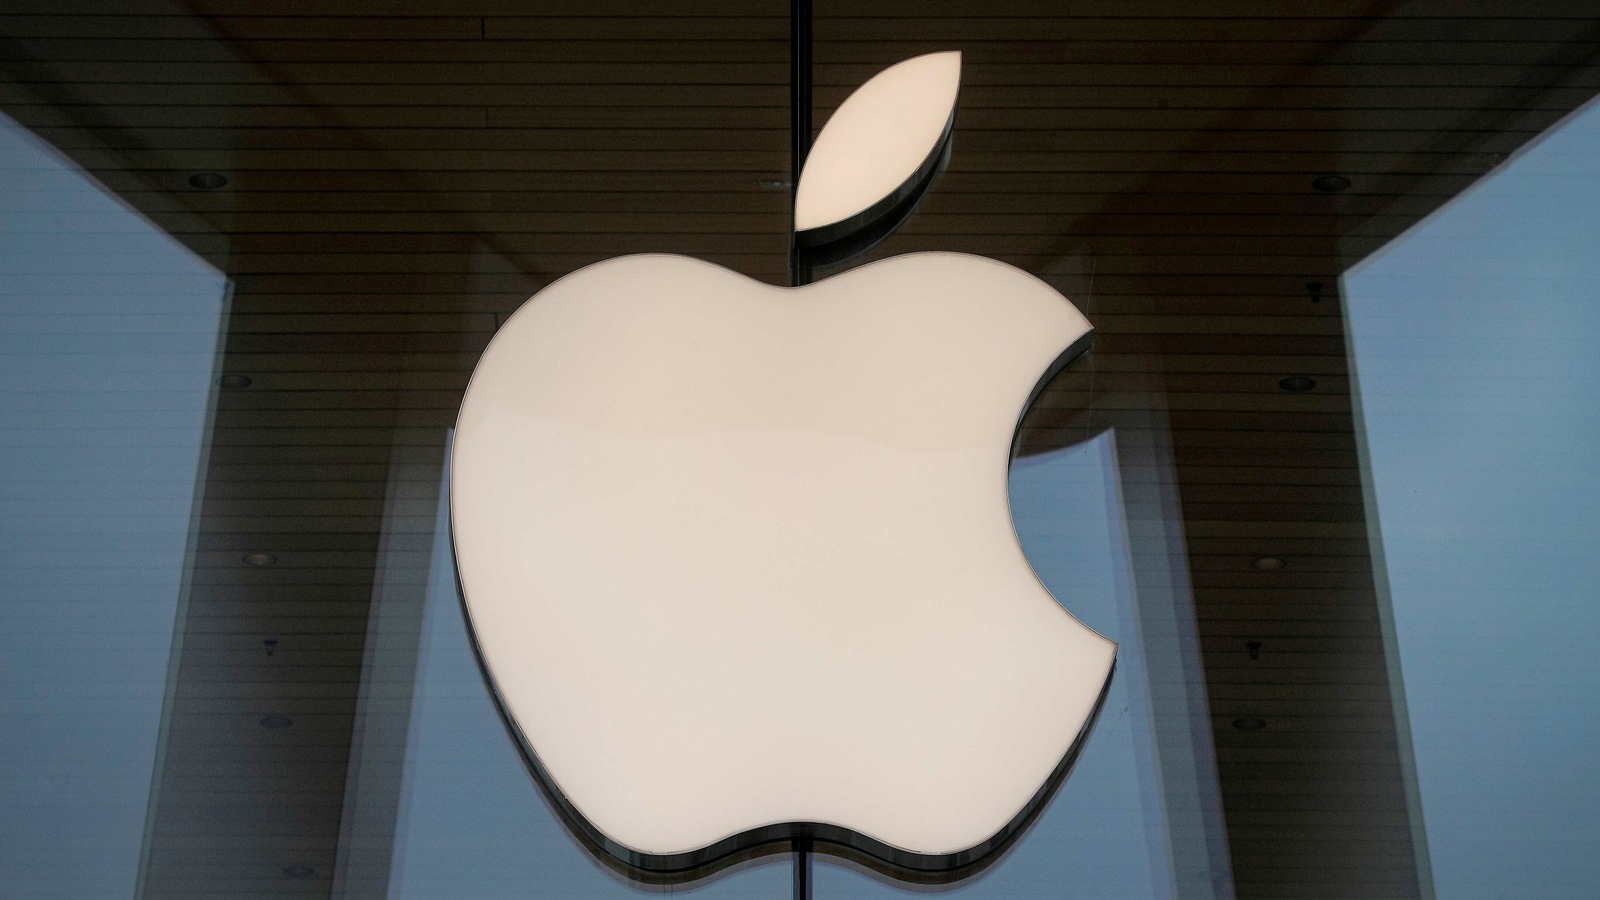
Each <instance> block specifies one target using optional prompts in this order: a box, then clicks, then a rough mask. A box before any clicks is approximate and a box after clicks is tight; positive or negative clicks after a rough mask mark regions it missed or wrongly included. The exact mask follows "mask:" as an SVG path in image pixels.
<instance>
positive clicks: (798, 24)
mask: <svg viewBox="0 0 1600 900" xmlns="http://www.w3.org/2000/svg"><path fill="white" fill-rule="evenodd" d="M810 150H811V0H790V2H789V283H790V284H792V285H795V286H796V287H798V286H800V285H802V284H810V283H811V261H810V260H809V259H807V258H806V251H805V248H804V247H802V246H800V242H799V241H798V240H796V239H795V232H794V199H795V197H796V195H798V193H799V191H800V172H801V170H802V169H804V168H805V164H806V154H807V153H808V152H809V151H810Z"/></svg>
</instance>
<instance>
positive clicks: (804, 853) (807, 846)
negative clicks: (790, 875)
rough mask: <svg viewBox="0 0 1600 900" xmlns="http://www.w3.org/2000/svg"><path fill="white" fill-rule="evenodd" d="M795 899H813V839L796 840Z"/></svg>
mask: <svg viewBox="0 0 1600 900" xmlns="http://www.w3.org/2000/svg"><path fill="white" fill-rule="evenodd" d="M794 900H811V839H810V838H796V839H795V842H794Z"/></svg>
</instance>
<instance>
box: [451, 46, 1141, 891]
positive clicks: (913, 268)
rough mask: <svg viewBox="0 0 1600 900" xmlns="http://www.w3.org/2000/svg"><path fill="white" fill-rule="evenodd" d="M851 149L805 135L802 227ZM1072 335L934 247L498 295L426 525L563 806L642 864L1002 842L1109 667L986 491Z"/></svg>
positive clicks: (918, 850)
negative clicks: (797, 842)
mask: <svg viewBox="0 0 1600 900" xmlns="http://www.w3.org/2000/svg"><path fill="white" fill-rule="evenodd" d="M950 59H951V55H947V54H940V55H936V56H935V57H934V61H935V62H936V63H939V64H938V65H931V66H928V65H922V66H918V65H915V64H916V63H918V62H919V61H917V60H913V61H911V62H910V63H906V64H902V65H901V66H897V67H895V68H894V69H890V70H888V73H886V74H891V73H895V72H902V73H903V70H907V69H909V70H911V71H918V70H921V71H928V72H932V73H933V74H934V75H936V76H938V77H939V78H945V77H946V76H947V75H948V66H947V65H946V63H948V62H949V61H950ZM868 87H869V88H870V87H871V83H869V85H868ZM936 87H937V91H935V93H938V92H939V91H946V92H947V93H949V95H950V96H949V102H951V103H953V102H954V89H953V84H950V83H948V81H941V82H940V83H939V85H937V86H936ZM947 88H948V90H947ZM866 92H867V89H865V88H864V89H863V93H866ZM887 93H888V94H889V95H892V96H899V95H901V94H902V93H903V88H901V89H896V90H891V91H888V92H887ZM859 96H860V95H858V97H859ZM854 102H855V98H853V99H852V101H851V103H854ZM895 102H900V101H895ZM847 106H849V104H847ZM937 112H938V113H939V120H940V121H943V120H945V119H947V118H948V114H949V109H948V108H946V109H943V110H939V111H937ZM924 118H926V116H924ZM873 121H874V119H873V117H871V116H856V117H851V118H848V119H846V120H843V125H845V126H849V127H851V128H855V127H862V128H870V127H871V125H872V123H873ZM857 122H860V123H865V124H862V125H854V124H851V123H857ZM840 125H841V120H840V119H838V118H836V119H835V120H834V121H832V122H830V123H829V125H828V128H829V129H835V128H836V127H840ZM941 127H942V126H941ZM935 131H937V129H935ZM919 134H921V133H920V132H919ZM937 137H938V136H937V134H936V133H935V134H934V135H933V136H932V137H931V138H928V140H936V139H937ZM861 146H862V143H861V141H860V140H859V139H856V138H853V137H852V136H851V135H849V134H844V135H833V134H832V133H831V132H830V131H824V133H823V135H822V136H821V137H820V138H819V140H818V143H817V150H816V152H815V154H814V155H813V157H812V161H811V162H810V163H808V165H807V168H806V179H807V180H803V181H802V185H801V188H800V197H801V199H802V200H805V199H806V198H812V199H811V201H810V203H811V205H810V206H807V205H805V204H802V205H801V212H802V213H803V212H804V210H806V209H813V210H818V211H824V210H825V211H827V212H817V213H816V215H817V216H819V219H818V220H817V221H818V222H819V223H821V222H822V220H824V219H828V218H829V217H830V216H836V215H842V216H844V217H848V216H850V215H852V214H853V213H854V212H859V210H860V209H861V208H864V207H865V206H867V205H870V204H871V202H872V198H871V197H868V196H867V195H868V194H871V193H872V191H874V190H879V188H881V186H882V185H883V184H884V183H885V182H886V180H887V181H892V180H893V176H892V175H891V176H881V175H875V176H874V178H875V179H877V180H876V181H875V182H874V183H875V184H877V185H879V187H875V188H872V189H871V190H867V191H866V192H865V193H857V194H856V195H855V196H854V197H853V198H847V199H841V198H838V197H830V196H825V195H823V194H822V193H819V192H820V191H824V190H825V188H826V184H827V182H824V187H822V188H813V187H812V184H811V183H810V182H809V179H811V178H812V177H814V175H815V173H817V172H824V173H834V172H838V171H842V170H843V168H844V167H845V164H846V163H847V162H848V161H849V159H848V158H845V159H832V160H830V159H829V155H830V153H831V152H832V151H830V150H829V148H830V147H838V148H859V147H861ZM839 152H841V153H842V152H844V151H843V150H840V151H839ZM849 152H851V153H855V152H857V150H856V149H849ZM928 152H929V151H928V148H927V146H926V145H924V146H923V147H922V154H921V155H922V156H924V157H925V156H927V155H928ZM819 157H820V158H819ZM899 158H900V159H902V160H906V159H910V155H907V154H900V156H899ZM922 162H923V160H922V159H921V158H917V159H910V163H909V166H905V165H902V166H901V168H902V169H906V170H907V171H903V172H901V175H900V177H901V179H902V180H904V178H906V177H909V175H910V171H909V170H914V169H916V168H917V167H918V165H919V164H921V163H922ZM828 177H829V178H833V177H835V176H834V175H832V174H829V175H828ZM894 187H895V185H892V184H891V185H890V186H889V187H888V188H887V189H885V190H892V189H893V188H894ZM863 198H865V199H863ZM1089 332H1090V326H1089V323H1088V322H1087V321H1086V320H1085V319H1084V317H1083V316H1082V315H1081V314H1080V313H1079V312H1078V310H1077V309H1076V308H1074V307H1073V305H1072V304H1071V303H1070V302H1068V301H1067V300H1066V299H1065V298H1063V297H1062V296H1061V295H1060V294H1058V293H1057V292H1056V291H1055V290H1054V289H1052V288H1051V287H1049V286H1048V285H1046V284H1045V283H1044V282H1042V281H1040V280H1038V279H1037V278H1034V277H1033V276H1031V275H1028V274H1026V273H1024V272H1022V271H1020V270H1018V269H1015V268H1012V267H1010V266H1007V265H1005V264H1003V263H1000V262H996V261H994V260H989V259H984V258H981V257H975V256H968V255H964V254H957V253H925V254H912V255H908V256H899V257H894V258H891V259H887V260H884V261H881V262H877V263H873V264H870V265H867V266H863V267H861V268H858V269H855V270H853V271H850V272H848V273H846V274H843V275H840V276H837V277H834V278H829V279H826V280H824V281H822V282H820V283H818V284H815V285H810V286H806V287H800V288H778V287H772V286H769V285H766V284H762V283H759V282H756V281H752V280H750V279H747V278H745V277H743V276H740V275H737V274H735V273H733V272H730V271H727V270H725V269H722V268H719V267H717V266H714V265H711V264H709V263H705V262H701V261H698V260H694V259H689V258H685V257H680V256H668V255H644V256H629V257H623V258H620V259H613V260H609V261H607V262H604V263H600V264H598V265H594V266H590V267H588V268H586V269H583V270H581V271H579V272H576V273H574V274H572V275H570V276H568V277H566V278H563V279H561V280H560V281H558V282H556V283H555V284H552V285H551V286H549V287H548V288H546V289H545V290H543V291H541V292H540V293H539V294H538V295H537V296H536V297H535V298H533V299H532V300H531V301H530V302H528V303H527V304H526V305H524V306H523V307H522V308H521V309H520V310H518V312H517V313H516V314H515V315H513V316H512V317H511V318H510V319H509V320H508V321H507V322H506V323H505V325H504V327H503V328H502V329H501V330H500V332H499V333H498V334H497V335H496V336H495V338H494V340H493V342H492V343H491V344H490V346H489V348H488V349H487V350H486V351H485V352H484V355H483V358H482V360H481V361H480V362H479V364H478V368H477V370H476V372H475V373H474V374H473V378H472V383H471V386H470V387H469V389H468V391H467V395H466V399H465V401H464V403H463V405H462V409H461V416H460V420H459V425H458V429H457V433H456V440H455V449H454V457H453V463H452V466H453V468H452V498H453V499H452V510H451V515H452V529H453V535H454V541H455V552H456V556H457V561H458V567H459V571H460V577H461V583H462V588H463V591H464V597H465V603H466V607H467V610H468V613H469V619H470V622H471V625H472V631H473V634H474V639H475V641H476V644H477V647H478V649H479V652H480V654H481V657H482V660H483V662H484V664H485V668H486V671H487V672H488V673H489V675H490V677H491V679H492V682H493V685H494V688H495V691H496V693H497V697H498V700H499V702H500V703H501V706H502V708H503V710H504V711H505V713H506V716H507V718H508V719H509V720H510V721H511V722H512V723H513V725H514V728H515V730H516V731H517V732H519V737H520V739H521V740H522V741H523V744H524V747H525V749H526V750H527V752H528V755H529V757H530V760H532V761H533V763H534V765H535V767H536V770H537V771H538V772H539V774H540V776H541V778H542V779H543V780H544V781H545V784H546V787H547V788H548V789H549V790H550V791H551V793H552V794H553V795H554V796H555V798H556V800H557V801H558V803H559V804H561V806H562V808H563V810H564V811H565V812H566V813H567V814H568V817H569V821H572V822H573V823H575V826H576V827H577V828H579V830H580V831H581V832H582V833H583V834H584V835H585V836H586V837H588V838H589V839H591V841H592V842H594V843H596V844H598V845H599V846H601V847H602V848H604V849H605V850H606V851H607V852H610V853H612V854H613V855H614V856H616V857H617V858H618V859H620V860H623V861H624V862H625V863H627V864H629V865H634V866H638V867H641V868H643V869H646V870H661V871H665V870H671V869H682V868H685V867H688V866H692V865H696V864H700V863H704V862H706V861H708V860H711V859H713V858H715V857H717V856H719V855H725V854H727V853H730V852H734V851H736V850H739V849H741V848H742V847H744V846H747V845H749V844H751V843H759V842H762V841H771V840H778V839H783V838H785V837H786V836H791V835H792V834H798V833H804V834H806V835H811V836H815V837H816V839H817V840H818V841H819V842H820V843H819V846H820V847H823V848H824V849H826V846H825V845H826V844H828V843H830V842H831V843H834V844H839V845H844V846H849V847H852V848H854V849H856V850H858V851H862V852H865V853H867V854H868V855H870V856H874V857H877V858H879V859H881V860H884V861H885V862H887V863H888V864H890V865H892V866H898V867H908V868H912V869H918V870H925V871H936V870H938V869H940V868H949V867H954V866H959V865H964V864H969V863H971V862H972V861H973V860H974V859H978V858H980V857H981V856H982V855H983V854H984V853H986V852H988V851H989V850H992V849H993V848H994V847H995V846H997V844H998V843H999V842H1000V841H1002V840H1003V839H1004V838H1005V837H1006V836H1007V835H1009V834H1010V833H1011V832H1012V831H1014V830H1015V829H1016V828H1017V827H1018V826H1019V823H1020V822H1021V821H1022V820H1023V819H1025V817H1026V816H1027V815H1028V814H1029V812H1030V810H1031V809H1033V808H1035V807H1036V806H1037V805H1038V803H1040V802H1041V800H1042V798H1043V797H1044V796H1045V795H1046V794H1047V793H1048V791H1047V790H1046V788H1047V785H1048V784H1049V783H1050V782H1051V780H1052V777H1053V776H1054V775H1058V774H1060V773H1061V772H1062V771H1064V766H1065V764H1066V763H1067V762H1068V761H1069V760H1070V757H1071V754H1072V753H1073V751H1074V748H1075V747H1076V746H1077V743H1078V741H1079V739H1080V737H1081V735H1082V733H1083V731H1084V730H1085V728H1086V725H1087V724H1088V723H1089V722H1090V721H1091V719H1092V717H1093V714H1094V712H1095V711H1096V708H1097V704H1098V701H1099V699H1100V697H1101V695H1102V690H1103V688H1104V686H1105V684H1106V681H1107V679H1108V677H1109V675H1110V671H1111V667H1112V664H1113V661H1114V658H1115V654H1116V647H1115V644H1113V643H1112V642H1111V641H1109V640H1107V639H1105V638H1103V637H1101V636H1100V635H1098V634H1096V633H1095V632H1093V631H1092V630H1090V629H1089V628H1087V627H1086V626H1084V625H1082V624H1081V623H1079V622H1078V621H1077V620H1076V619H1074V618H1073V617H1072V616H1071V615H1069V614H1068V613H1067V612H1066V610H1064V609H1063V608H1062V606H1061V605H1060V604H1059V603H1057V601H1056V600H1055V599H1054V598H1053V597H1051V595H1050V594H1049V593H1048V592H1047V591H1046V590H1045V588H1044V587H1043V586H1042V585H1041V584H1040V583H1039V581H1038V579H1037V577H1036V576H1035V575H1034V573H1033V571H1032V569H1031V568H1030V567H1029V566H1028V563H1027V561H1026V559H1025V558H1024V557H1023V554H1022V551H1021V549H1020V547H1019V545H1018V543H1017V539H1016V536H1015V532H1014V530H1013V526H1012V523H1011V518H1010V509H1009V504H1008V500H1007V466H1008V463H1009V458H1010V450H1011V444H1012V440H1013V435H1014V433H1015V430H1016V426H1017V421H1018V417H1019V415H1020V414H1021V412H1022V408H1023V406H1024V404H1025V403H1026V401H1027V400H1028V398H1029V396H1030V394H1031V392H1032V391H1033V390H1034V388H1035V386H1036V385H1037V384H1038V383H1039V382H1040V379H1041V378H1042V377H1043V376H1044V375H1045V374H1046V372H1047V370H1049V369H1050V368H1051V366H1052V363H1054V362H1056V361H1058V360H1060V359H1062V358H1063V353H1064V351H1066V350H1067V349H1068V348H1069V347H1077V348H1081V347H1082V346H1083V344H1084V343H1085V342H1086V338H1087V336H1088V334H1089ZM1067 599H1068V600H1070V598H1067Z"/></svg>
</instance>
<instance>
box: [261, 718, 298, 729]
mask: <svg viewBox="0 0 1600 900" xmlns="http://www.w3.org/2000/svg"><path fill="white" fill-rule="evenodd" d="M293 724H294V720H293V719H291V718H289V717H288V716H263V717H262V718H261V727H262V728H270V729H272V730H273V731H282V730H283V729H285V728H288V727H289V726H290V725H293Z"/></svg>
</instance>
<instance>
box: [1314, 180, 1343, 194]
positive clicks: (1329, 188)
mask: <svg viewBox="0 0 1600 900" xmlns="http://www.w3.org/2000/svg"><path fill="white" fill-rule="evenodd" d="M1311 186H1312V187H1314V188H1316V189H1317V190H1319V191H1321V192H1323V193H1324V194H1337V193H1340V192H1342V191H1348V190H1350V179H1348V178H1346V177H1344V176H1343V175H1319V176H1317V177H1316V178H1313V179H1311Z"/></svg>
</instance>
